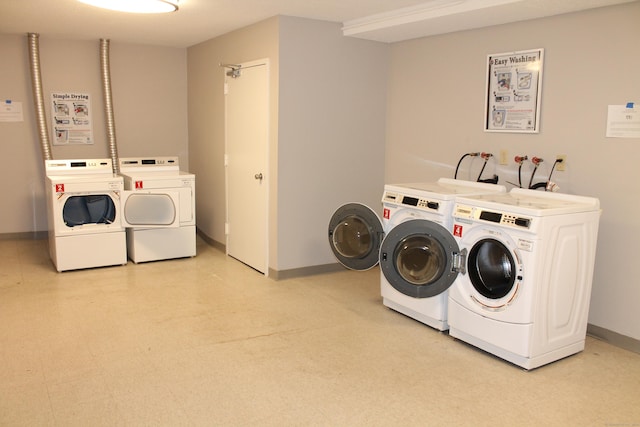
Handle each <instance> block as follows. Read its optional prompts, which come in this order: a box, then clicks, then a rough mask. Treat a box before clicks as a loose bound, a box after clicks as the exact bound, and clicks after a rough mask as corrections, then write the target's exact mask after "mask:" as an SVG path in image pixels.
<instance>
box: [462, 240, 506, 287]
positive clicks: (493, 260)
mask: <svg viewBox="0 0 640 427" xmlns="http://www.w3.org/2000/svg"><path fill="white" fill-rule="evenodd" d="M467 270H468V273H469V280H471V284H472V285H473V287H474V288H475V289H476V291H478V292H479V293H480V295H482V296H484V297H486V298H489V299H500V298H502V297H504V296H506V295H507V294H509V292H511V289H512V288H513V286H514V284H515V283H516V276H517V273H516V271H517V270H516V263H515V261H514V259H513V255H512V254H511V251H510V250H509V248H507V247H506V246H505V245H504V244H503V243H501V242H499V241H498V240H495V239H482V240H479V241H478V242H476V244H475V245H473V247H472V248H471V250H470V251H469V256H468V258H467Z"/></svg>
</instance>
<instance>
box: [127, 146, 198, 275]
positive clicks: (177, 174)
mask: <svg viewBox="0 0 640 427" xmlns="http://www.w3.org/2000/svg"><path fill="white" fill-rule="evenodd" d="M119 164H120V175H122V177H123V178H124V188H125V190H127V193H126V194H125V197H123V210H122V219H123V224H124V225H125V226H126V227H127V229H126V230H127V231H126V234H127V253H128V256H129V258H130V259H131V260H132V261H133V262H135V263H140V262H148V261H158V260H166V259H173V258H185V257H193V256H195V255H196V216H195V213H196V206H195V175H194V174H191V173H189V172H185V171H181V170H180V165H179V160H178V158H177V157H128V158H121V159H119Z"/></svg>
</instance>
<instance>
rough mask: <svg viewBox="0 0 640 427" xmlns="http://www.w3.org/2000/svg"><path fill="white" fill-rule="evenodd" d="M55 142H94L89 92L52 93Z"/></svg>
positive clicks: (58, 143) (62, 143)
mask: <svg viewBox="0 0 640 427" xmlns="http://www.w3.org/2000/svg"><path fill="white" fill-rule="evenodd" d="M51 118H52V124H53V126H52V128H53V144H54V145H67V144H93V129H92V121H91V99H90V96H89V94H85V93H72V92H58V93H52V94H51Z"/></svg>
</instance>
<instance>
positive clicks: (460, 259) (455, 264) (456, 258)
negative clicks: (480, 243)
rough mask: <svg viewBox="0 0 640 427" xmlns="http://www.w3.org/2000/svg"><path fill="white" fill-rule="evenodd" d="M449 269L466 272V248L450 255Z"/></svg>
mask: <svg viewBox="0 0 640 427" xmlns="http://www.w3.org/2000/svg"><path fill="white" fill-rule="evenodd" d="M451 257H452V260H451V271H455V272H458V273H462V274H467V268H466V263H467V248H464V249H462V250H461V251H460V252H459V253H454V254H452V255H451Z"/></svg>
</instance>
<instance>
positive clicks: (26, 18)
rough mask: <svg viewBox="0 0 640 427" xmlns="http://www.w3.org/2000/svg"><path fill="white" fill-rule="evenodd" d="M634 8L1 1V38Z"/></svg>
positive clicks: (558, 1)
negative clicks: (275, 19)
mask: <svg viewBox="0 0 640 427" xmlns="http://www.w3.org/2000/svg"><path fill="white" fill-rule="evenodd" d="M631 1H638V0H430V1H425V0H181V1H180V10H179V11H178V12H174V13H169V14H161V15H133V14H126V13H122V12H113V11H108V10H102V9H97V8H94V7H92V6H88V5H86V4H84V3H80V2H78V1H76V0H1V1H0V33H5V34H26V33H39V34H40V35H41V36H42V37H51V38H64V39H81V40H91V39H95V40H98V39H101V38H107V39H110V40H112V41H115V42H123V43H134V44H149V45H158V46H169V47H180V48H184V47H189V46H192V45H194V44H197V43H200V42H203V41H206V40H209V39H212V38H214V37H217V36H219V35H222V34H225V33H228V32H229V31H233V30H235V29H239V28H242V27H245V26H247V25H251V24H254V23H256V22H259V21H261V20H264V19H266V18H270V17H272V16H275V15H288V16H296V17H301V18H310V19H318V20H324V21H332V22H338V23H341V24H342V25H343V32H344V34H345V35H348V36H353V37H360V38H365V39H370V40H377V41H382V42H396V41H401V40H408V39H412V38H417V37H424V36H430V35H435V34H444V33H449V32H454V31H460V30H467V29H472V28H480V27H486V26H490V25H498V24H504V23H507V22H516V21H521V20H526V19H534V18H541V17H545V16H551V15H558V14H562V13H568V12H575V11H579V10H585V9H591V8H595V7H601V6H609V5H614V4H619V3H628V2H631Z"/></svg>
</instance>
